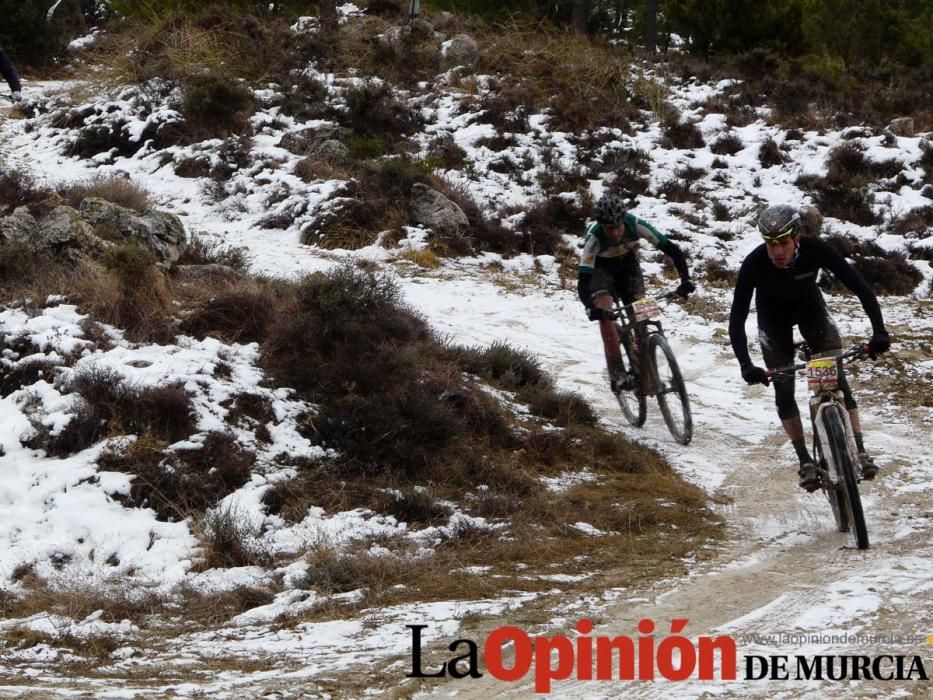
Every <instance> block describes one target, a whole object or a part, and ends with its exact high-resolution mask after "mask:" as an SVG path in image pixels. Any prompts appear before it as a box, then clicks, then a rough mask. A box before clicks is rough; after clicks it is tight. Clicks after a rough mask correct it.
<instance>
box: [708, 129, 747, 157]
mask: <svg viewBox="0 0 933 700" xmlns="http://www.w3.org/2000/svg"><path fill="white" fill-rule="evenodd" d="M743 148H745V144H744V143H742V139H741V137H740V136H739V135H738V134H736V133H735V132H734V131H728V132H726V133H725V134H723V135H722V136H720V137H719V138H718V139H716V140H715V141H714V142H713V144H712V145H711V146H710V147H709V150H710V151H712V152H713V153H715V154H716V155H719V156H726V155H729V156H734V155H735V154H736V153H738V152H739V151H741V150H742V149H743Z"/></svg>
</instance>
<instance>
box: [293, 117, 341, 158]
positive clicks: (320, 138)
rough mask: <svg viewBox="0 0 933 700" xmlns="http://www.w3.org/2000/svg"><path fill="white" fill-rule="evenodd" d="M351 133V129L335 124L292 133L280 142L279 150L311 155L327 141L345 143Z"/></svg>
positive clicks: (299, 154)
mask: <svg viewBox="0 0 933 700" xmlns="http://www.w3.org/2000/svg"><path fill="white" fill-rule="evenodd" d="M350 133H351V131H350V129H348V128H346V127H343V126H337V125H335V124H322V125H321V126H318V127H314V128H309V129H301V130H300V131H291V132H289V133H287V134H285V135H284V136H283V137H282V138H281V139H280V140H279V148H284V149H285V150H286V151H288V152H289V153H294V154H295V155H298V156H307V155H311V153H313V152H314V150H315V149H316V148H318V147H319V146H320V145H321V144H322V143H324V142H325V141H343V139H345V138H347V136H349V135H350Z"/></svg>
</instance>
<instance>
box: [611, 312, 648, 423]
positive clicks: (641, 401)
mask: <svg viewBox="0 0 933 700" xmlns="http://www.w3.org/2000/svg"><path fill="white" fill-rule="evenodd" d="M619 331H620V333H619V338H620V340H621V341H622V342H621V344H620V350H621V351H622V352H621V355H622V362H623V364H624V365H625V378H624V379H625V381H624V382H623V383H622V384H621V385H620V388H619V389H618V390H617V391H616V400H617V401H618V402H619V408H621V409H622V415H624V416H625V420H627V421H628V422H629V423H631V424H632V425H634V426H635V427H636V428H640V427H641V426H643V425H644V424H645V418H646V417H647V415H648V406H647V402H646V400H645V397H644V395H643V394H642V393H641V392H640V391H639V390H638V384H639V380H638V376H637V374H636V373H635V372H634V365H633V363H632V352H631V351H630V349H629V348H630V346H631V343H627V342H625V337H624V335H623V334H622V332H621V329H619ZM609 372H610V376H611V372H612V368H611V367H610V368H609Z"/></svg>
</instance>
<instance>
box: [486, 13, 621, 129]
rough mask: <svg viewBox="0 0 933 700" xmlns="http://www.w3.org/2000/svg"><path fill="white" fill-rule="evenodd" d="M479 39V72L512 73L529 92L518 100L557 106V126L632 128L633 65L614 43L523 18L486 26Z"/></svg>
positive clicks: (530, 104)
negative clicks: (604, 42) (630, 118)
mask: <svg viewBox="0 0 933 700" xmlns="http://www.w3.org/2000/svg"><path fill="white" fill-rule="evenodd" d="M478 41H479V42H480V59H479V63H478V65H477V67H476V71H477V73H479V74H492V75H508V76H509V84H510V85H513V86H518V87H520V88H521V89H522V90H523V93H524V94H523V96H522V97H521V98H520V99H519V100H518V104H524V105H525V106H526V107H528V108H534V107H546V106H551V107H552V108H553V119H552V121H553V122H554V126H555V127H558V128H561V129H564V130H568V131H581V130H586V129H594V128H599V127H607V126H608V127H612V126H615V127H619V128H622V129H627V127H628V117H629V116H632V115H633V112H632V111H631V106H630V102H631V101H630V96H629V91H628V86H629V84H630V80H631V76H630V72H629V64H628V61H627V60H626V59H625V58H624V57H623V56H622V54H621V53H620V52H619V51H617V50H615V49H613V48H612V47H610V46H609V45H607V44H602V43H599V42H596V41H593V40H592V39H591V38H587V37H583V36H579V35H576V34H573V33H571V32H563V31H555V30H552V29H549V28H548V27H546V26H545V25H535V24H526V23H522V22H517V21H513V22H510V23H507V24H504V25H500V26H496V27H488V28H484V30H483V33H482V35H481V36H479V37H478Z"/></svg>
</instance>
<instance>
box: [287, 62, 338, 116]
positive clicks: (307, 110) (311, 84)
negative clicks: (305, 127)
mask: <svg viewBox="0 0 933 700" xmlns="http://www.w3.org/2000/svg"><path fill="white" fill-rule="evenodd" d="M282 94H283V95H284V98H283V101H282V106H281V110H282V114H284V115H286V116H289V117H292V118H294V119H295V120H296V121H307V120H309V119H319V118H321V117H323V116H324V115H325V114H326V112H327V98H328V96H329V92H328V89H327V86H326V85H325V84H324V83H323V82H321V81H320V80H318V79H317V78H315V77H313V76H311V75H308V73H306V72H305V71H292V72H291V73H289V75H288V77H287V78H286V79H285V81H284V82H283V83H282Z"/></svg>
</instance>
